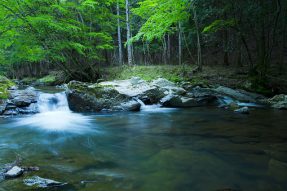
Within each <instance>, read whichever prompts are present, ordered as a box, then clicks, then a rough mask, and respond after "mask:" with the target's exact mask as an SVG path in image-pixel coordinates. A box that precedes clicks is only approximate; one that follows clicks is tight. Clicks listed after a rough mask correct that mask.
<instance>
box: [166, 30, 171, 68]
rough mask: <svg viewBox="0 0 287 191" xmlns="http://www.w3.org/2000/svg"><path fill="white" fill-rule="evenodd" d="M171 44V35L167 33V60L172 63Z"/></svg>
mask: <svg viewBox="0 0 287 191" xmlns="http://www.w3.org/2000/svg"><path fill="white" fill-rule="evenodd" d="M170 54H171V44H170V35H169V34H168V35H167V62H168V64H170V58H171V55H170Z"/></svg>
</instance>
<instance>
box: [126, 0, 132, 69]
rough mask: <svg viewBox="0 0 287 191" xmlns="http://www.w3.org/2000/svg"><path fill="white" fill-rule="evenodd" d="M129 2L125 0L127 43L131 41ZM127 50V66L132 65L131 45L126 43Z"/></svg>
mask: <svg viewBox="0 0 287 191" xmlns="http://www.w3.org/2000/svg"><path fill="white" fill-rule="evenodd" d="M129 9H130V8H129V0H126V24H127V42H128V41H129V40H130V39H131V27H130V10H129ZM127 50H128V65H130V66H131V65H133V60H132V45H131V44H130V43H127Z"/></svg>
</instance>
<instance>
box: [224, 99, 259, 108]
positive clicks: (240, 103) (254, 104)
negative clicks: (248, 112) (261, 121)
mask: <svg viewBox="0 0 287 191" xmlns="http://www.w3.org/2000/svg"><path fill="white" fill-rule="evenodd" d="M232 102H234V103H236V104H237V105H239V106H240V107H258V108H260V107H263V106H262V105H260V104H257V103H246V102H239V101H236V100H234V99H232V98H230V97H227V96H225V97H222V99H220V105H221V106H225V105H229V104H230V103H232Z"/></svg>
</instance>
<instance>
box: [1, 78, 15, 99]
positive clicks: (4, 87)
mask: <svg viewBox="0 0 287 191" xmlns="http://www.w3.org/2000/svg"><path fill="white" fill-rule="evenodd" d="M14 85H15V84H14V83H13V82H12V81H10V80H9V79H8V78H6V77H5V76H0V99H7V98H8V97H9V92H8V88H10V87H12V86H14Z"/></svg>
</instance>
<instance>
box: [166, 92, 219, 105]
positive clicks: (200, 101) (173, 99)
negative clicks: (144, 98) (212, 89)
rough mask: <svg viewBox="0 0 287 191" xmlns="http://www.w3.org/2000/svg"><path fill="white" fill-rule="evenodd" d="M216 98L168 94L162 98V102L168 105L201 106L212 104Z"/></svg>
mask: <svg viewBox="0 0 287 191" xmlns="http://www.w3.org/2000/svg"><path fill="white" fill-rule="evenodd" d="M213 101H214V98H211V97H197V98H196V97H185V96H178V95H167V96H166V97H164V98H163V99H161V103H162V105H163V106H166V107H182V108H186V107H199V106H207V105H210V104H212V103H213Z"/></svg>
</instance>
